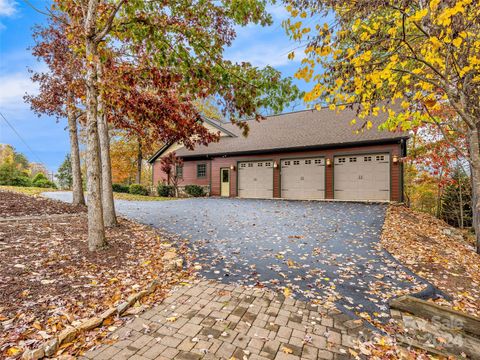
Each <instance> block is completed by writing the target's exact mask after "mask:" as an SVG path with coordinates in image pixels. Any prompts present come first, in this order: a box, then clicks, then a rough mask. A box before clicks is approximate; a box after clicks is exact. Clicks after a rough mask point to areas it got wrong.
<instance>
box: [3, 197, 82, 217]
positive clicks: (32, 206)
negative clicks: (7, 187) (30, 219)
mask: <svg viewBox="0 0 480 360" xmlns="http://www.w3.org/2000/svg"><path fill="white" fill-rule="evenodd" d="M86 209H87V208H86V207H85V206H73V205H71V204H67V203H64V202H61V201H57V200H51V199H45V198H43V197H40V196H36V197H33V196H26V195H23V194H19V193H15V192H11V191H0V218H5V217H17V216H32V215H53V214H76V213H79V212H85V211H86Z"/></svg>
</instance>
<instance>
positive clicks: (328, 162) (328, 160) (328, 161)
mask: <svg viewBox="0 0 480 360" xmlns="http://www.w3.org/2000/svg"><path fill="white" fill-rule="evenodd" d="M330 165H332V160H331V159H330V158H327V166H330Z"/></svg>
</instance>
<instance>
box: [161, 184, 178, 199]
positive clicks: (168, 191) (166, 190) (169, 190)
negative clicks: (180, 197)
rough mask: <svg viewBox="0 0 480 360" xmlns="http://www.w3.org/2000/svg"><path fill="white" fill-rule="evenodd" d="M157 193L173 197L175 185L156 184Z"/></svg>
mask: <svg viewBox="0 0 480 360" xmlns="http://www.w3.org/2000/svg"><path fill="white" fill-rule="evenodd" d="M157 193H158V196H163V197H173V196H175V187H173V186H172V185H166V184H158V186H157Z"/></svg>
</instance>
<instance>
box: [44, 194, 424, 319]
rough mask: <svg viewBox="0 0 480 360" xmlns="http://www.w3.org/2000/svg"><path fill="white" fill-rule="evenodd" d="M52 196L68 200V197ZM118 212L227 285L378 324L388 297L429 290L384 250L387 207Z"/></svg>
mask: <svg viewBox="0 0 480 360" xmlns="http://www.w3.org/2000/svg"><path fill="white" fill-rule="evenodd" d="M48 196H50V197H52V198H57V199H61V200H67V201H68V200H69V198H70V197H71V194H69V193H59V192H56V193H49V194H48ZM116 207H117V209H118V212H119V213H120V214H122V215H124V216H126V217H129V218H132V219H135V220H137V221H139V222H141V223H144V224H149V225H153V226H155V227H157V228H160V229H162V230H164V231H166V232H168V233H169V234H171V235H173V236H175V237H177V238H178V239H179V240H181V239H187V240H188V241H189V244H190V246H191V247H192V249H193V250H195V253H196V254H197V258H196V261H197V262H198V263H199V264H201V266H202V270H201V274H202V275H204V276H206V277H208V278H214V279H218V280H220V281H223V282H237V283H241V284H244V285H251V286H268V287H271V288H276V289H278V290H280V291H286V292H287V293H289V292H292V294H293V295H294V296H296V297H297V298H301V299H310V300H318V301H319V302H321V303H322V304H324V305H327V306H328V305H329V304H330V305H333V303H335V304H336V305H337V306H339V307H340V308H342V309H343V310H344V311H346V312H356V313H357V314H359V313H363V312H365V314H369V315H370V316H372V317H376V318H378V319H380V320H382V319H383V320H386V319H387V318H388V317H389V311H388V306H387V301H388V299H389V298H391V297H392V296H397V295H399V294H401V293H403V292H405V291H407V292H416V291H418V290H420V289H421V288H422V287H425V285H426V283H425V282H423V280H421V279H419V278H417V277H415V276H414V275H413V274H412V273H411V272H409V271H408V270H407V269H406V268H405V267H403V266H402V265H401V264H399V263H398V262H397V261H395V260H394V259H393V258H392V257H391V256H390V255H389V254H388V253H387V252H385V251H383V250H382V249H380V248H379V246H378V244H379V237H380V233H381V228H382V225H383V221H384V216H385V210H386V205H380V204H360V203H336V202H308V201H282V200H247V199H219V198H197V199H184V200H172V201H159V202H156V201H149V202H141V201H122V200H117V201H116ZM285 289H287V290H285ZM365 314H363V315H365Z"/></svg>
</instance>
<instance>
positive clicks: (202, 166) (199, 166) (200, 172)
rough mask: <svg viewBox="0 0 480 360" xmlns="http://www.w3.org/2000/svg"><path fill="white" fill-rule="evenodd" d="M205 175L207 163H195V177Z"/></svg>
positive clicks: (203, 176)
mask: <svg viewBox="0 0 480 360" xmlns="http://www.w3.org/2000/svg"><path fill="white" fill-rule="evenodd" d="M205 177H207V164H197V178H199V179H201V178H205Z"/></svg>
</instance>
